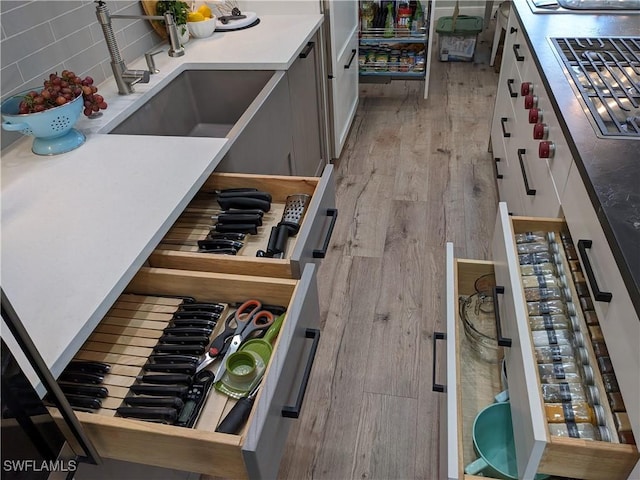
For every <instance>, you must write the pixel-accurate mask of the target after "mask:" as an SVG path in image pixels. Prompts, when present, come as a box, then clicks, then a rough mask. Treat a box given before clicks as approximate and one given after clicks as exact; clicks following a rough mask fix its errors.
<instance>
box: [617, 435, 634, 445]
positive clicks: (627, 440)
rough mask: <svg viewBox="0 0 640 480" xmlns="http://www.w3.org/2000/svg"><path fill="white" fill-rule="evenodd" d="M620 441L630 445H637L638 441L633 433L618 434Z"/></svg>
mask: <svg viewBox="0 0 640 480" xmlns="http://www.w3.org/2000/svg"><path fill="white" fill-rule="evenodd" d="M618 439H619V440H620V443H626V444H628V445H635V444H636V439H635V438H634V436H633V433H632V432H618Z"/></svg>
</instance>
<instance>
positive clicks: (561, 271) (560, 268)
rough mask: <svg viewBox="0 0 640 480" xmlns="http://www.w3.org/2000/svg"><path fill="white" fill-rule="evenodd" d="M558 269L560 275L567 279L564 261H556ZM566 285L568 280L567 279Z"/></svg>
mask: <svg viewBox="0 0 640 480" xmlns="http://www.w3.org/2000/svg"><path fill="white" fill-rule="evenodd" d="M556 270H557V271H558V275H561V276H564V277H565V279H566V275H565V273H564V265H563V264H562V262H556ZM565 285H566V281H565Z"/></svg>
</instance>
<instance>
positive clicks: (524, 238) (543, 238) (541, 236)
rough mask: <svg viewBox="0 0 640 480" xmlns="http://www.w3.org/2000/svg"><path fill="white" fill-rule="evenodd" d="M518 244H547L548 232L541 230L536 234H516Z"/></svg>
mask: <svg viewBox="0 0 640 480" xmlns="http://www.w3.org/2000/svg"><path fill="white" fill-rule="evenodd" d="M514 238H515V240H516V243H532V242H533V243H545V242H547V241H548V240H549V238H548V236H547V232H542V231H540V230H538V231H535V232H524V233H516V234H515V235H514Z"/></svg>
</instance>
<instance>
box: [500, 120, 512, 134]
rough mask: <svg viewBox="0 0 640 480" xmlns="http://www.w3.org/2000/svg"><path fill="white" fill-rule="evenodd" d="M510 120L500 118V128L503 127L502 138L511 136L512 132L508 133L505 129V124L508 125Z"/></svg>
mask: <svg viewBox="0 0 640 480" xmlns="http://www.w3.org/2000/svg"><path fill="white" fill-rule="evenodd" d="M508 121H509V119H508V118H507V117H502V118H500V126H501V127H502V136H503V137H504V138H509V137H510V136H511V133H510V132H507V127H505V123H507V122H508Z"/></svg>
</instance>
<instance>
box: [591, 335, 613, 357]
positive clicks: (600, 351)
mask: <svg viewBox="0 0 640 480" xmlns="http://www.w3.org/2000/svg"><path fill="white" fill-rule="evenodd" d="M591 346H593V352H594V353H595V354H596V357H608V356H609V350H607V344H606V343H604V341H603V340H593V339H592V340H591Z"/></svg>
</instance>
